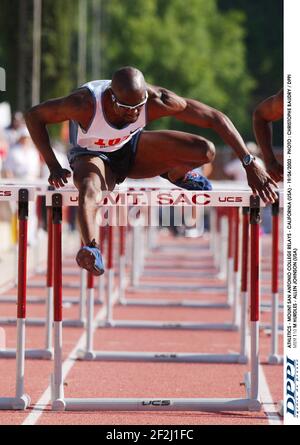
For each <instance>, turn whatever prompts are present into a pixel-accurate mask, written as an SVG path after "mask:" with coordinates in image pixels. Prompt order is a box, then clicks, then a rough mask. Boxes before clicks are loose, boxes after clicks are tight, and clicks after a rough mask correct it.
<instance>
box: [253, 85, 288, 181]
mask: <svg viewBox="0 0 300 445" xmlns="http://www.w3.org/2000/svg"><path fill="white" fill-rule="evenodd" d="M282 117H283V90H282V89H281V90H280V91H279V92H278V93H277V94H275V95H274V96H271V97H268V98H267V99H266V100H264V101H263V102H261V103H260V104H259V105H258V106H257V108H256V109H255V110H254V113H253V131H254V134H255V137H256V141H257V144H258V145H259V146H260V148H261V150H262V153H263V156H264V160H265V164H266V169H267V171H268V173H269V174H270V176H271V177H272V178H273V179H274V180H275V181H282V180H283V167H282V165H281V164H279V162H278V161H277V160H276V158H275V156H274V153H273V148H272V122H274V121H277V120H279V119H282Z"/></svg>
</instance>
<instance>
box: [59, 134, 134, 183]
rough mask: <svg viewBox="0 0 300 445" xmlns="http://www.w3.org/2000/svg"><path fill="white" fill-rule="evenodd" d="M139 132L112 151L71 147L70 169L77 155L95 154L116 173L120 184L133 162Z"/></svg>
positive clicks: (69, 154) (69, 156)
mask: <svg viewBox="0 0 300 445" xmlns="http://www.w3.org/2000/svg"><path fill="white" fill-rule="evenodd" d="M141 132H142V130H141V131H139V132H138V133H136V134H135V135H134V136H133V137H132V138H131V139H130V141H129V142H127V144H125V145H123V147H122V148H120V149H119V150H116V151H113V152H103V151H93V150H89V149H88V148H84V147H79V146H78V147H73V148H71V150H70V151H69V152H68V154H67V155H68V160H69V163H70V167H71V169H72V170H73V162H74V160H75V159H77V158H78V157H79V156H87V155H88V156H96V157H98V158H101V159H102V160H103V161H104V162H105V163H106V164H108V165H109V167H110V168H111V170H112V171H113V173H115V175H116V182H117V184H120V182H123V181H125V179H126V178H127V176H128V174H129V171H130V170H131V168H132V166H133V164H134V160H135V156H136V150H137V144H138V141H139V137H140V135H141Z"/></svg>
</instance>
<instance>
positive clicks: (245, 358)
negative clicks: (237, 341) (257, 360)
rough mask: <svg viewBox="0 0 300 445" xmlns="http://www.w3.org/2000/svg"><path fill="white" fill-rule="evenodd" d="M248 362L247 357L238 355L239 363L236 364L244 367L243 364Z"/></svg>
mask: <svg viewBox="0 0 300 445" xmlns="http://www.w3.org/2000/svg"><path fill="white" fill-rule="evenodd" d="M248 360H249V358H248V356H247V355H244V354H239V361H238V363H241V364H243V365H245V364H247V363H248Z"/></svg>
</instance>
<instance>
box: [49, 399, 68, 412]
mask: <svg viewBox="0 0 300 445" xmlns="http://www.w3.org/2000/svg"><path fill="white" fill-rule="evenodd" d="M52 411H66V401H65V400H64V399H56V400H54V401H53V402H52Z"/></svg>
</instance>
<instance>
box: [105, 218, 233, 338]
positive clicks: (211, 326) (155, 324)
mask: <svg viewBox="0 0 300 445" xmlns="http://www.w3.org/2000/svg"><path fill="white" fill-rule="evenodd" d="M231 213H232V212H231ZM232 215H233V213H232ZM229 220H230V223H229V224H228V234H229V237H230V239H232V238H233V221H232V220H233V218H232V217H231V215H229ZM135 229H139V232H140V231H141V225H139V224H137V225H136V226H134V227H133V265H132V270H133V272H132V277H133V281H134V280H135V278H134V277H135V276H137V275H138V268H139V260H140V249H139V246H140V245H141V242H142V241H141V239H140V237H138V238H137V239H135V233H136V234H137V235H138V234H139V232H135ZM110 233H111V232H110ZM235 241H236V243H238V236H237V237H235ZM231 244H233V243H230V242H229V243H228V259H229V261H230V264H231V266H230V267H231V269H232V273H231V274H230V275H229V276H230V280H228V283H227V289H228V292H230V293H232V294H233V295H232V303H234V307H233V308H234V312H233V320H232V322H223V323H203V322H180V321H179V322H172V321H145V320H140V321H139V320H126V321H125V320H115V319H113V307H112V303H111V302H112V295H113V285H112V280H113V275H112V272H111V270H113V269H112V266H111V268H109V273H108V292H107V295H108V298H107V315H106V318H105V319H104V320H101V321H99V322H98V325H97V326H98V327H99V328H115V327H117V328H134V329H144V328H150V329H187V330H222V331H237V330H238V329H239V325H240V319H241V315H240V314H239V310H240V306H239V303H238V301H236V300H238V294H239V281H238V271H237V272H235V271H234V255H233V249H232V248H229V246H231ZM112 246H113V244H112V240H111V239H110V235H109V240H108V251H109V252H112V250H113V247H112ZM237 269H238V268H237ZM135 270H136V272H135ZM198 287H199V286H198ZM162 290H163V288H162V289H161V291H162ZM123 301H124V297H123ZM144 301H145V300H138V301H137V303H136V300H134V301H132V303H131V304H130V305H132V306H134V305H141V306H144V305H145V306H148V305H151V304H150V303H152V301H153V300H150V303H147V301H146V304H144ZM135 303H136V304H135ZM161 303H162V305H166V306H169V305H170V306H177V304H173V302H171V303H169V304H165V301H164V300H162V301H161ZM158 305H159V306H160V304H158ZM153 306H155V304H153ZM179 306H181V304H179ZM187 307H194V306H193V305H192V304H189V302H187ZM197 307H199V308H207V307H221V308H224V306H223V304H218V305H217V306H216V305H214V303H209V302H202V304H201V302H199V305H197ZM228 307H230V306H228V305H227V304H226V305H225V308H228Z"/></svg>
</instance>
